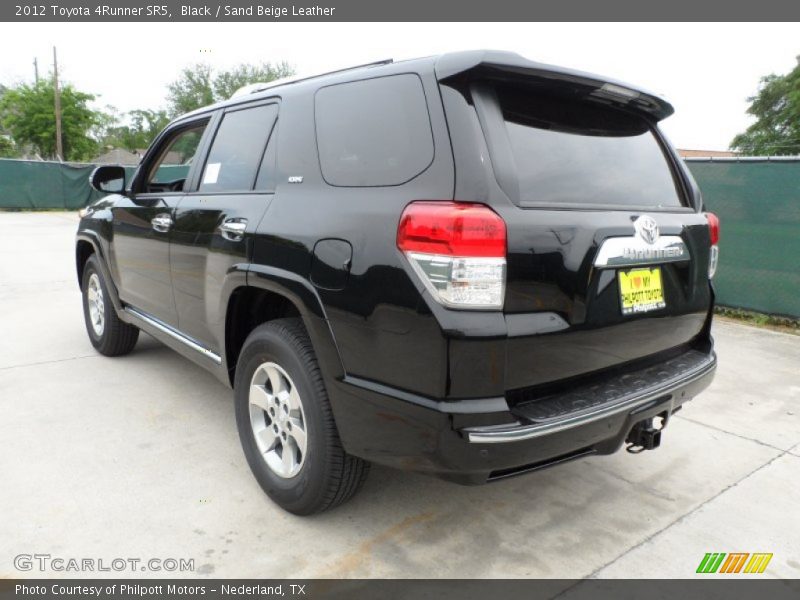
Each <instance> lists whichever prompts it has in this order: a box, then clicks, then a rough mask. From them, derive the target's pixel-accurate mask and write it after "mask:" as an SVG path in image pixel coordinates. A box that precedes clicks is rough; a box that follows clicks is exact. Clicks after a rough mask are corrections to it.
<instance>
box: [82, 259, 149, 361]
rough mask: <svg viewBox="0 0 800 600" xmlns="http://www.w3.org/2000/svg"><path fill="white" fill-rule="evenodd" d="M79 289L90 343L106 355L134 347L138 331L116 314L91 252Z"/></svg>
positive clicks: (115, 354)
mask: <svg viewBox="0 0 800 600" xmlns="http://www.w3.org/2000/svg"><path fill="white" fill-rule="evenodd" d="M81 291H82V293H83V317H84V320H85V321H86V333H88V334H89V341H91V342H92V346H94V347H95V348H96V349H97V351H98V352H100V354H104V355H106V356H120V355H122V354H128V353H129V352H130V351H131V350H133V347H134V346H135V345H136V340H138V339H139V330H138V329H137V328H136V327H134V326H133V325H128V324H127V323H124V322H123V321H121V320H120V318H119V317H118V316H117V311H116V310H114V305H113V304H112V303H111V297H110V296H109V293H108V285H107V284H106V280H105V278H104V277H103V272H102V271H101V270H100V266H99V264H98V262H97V257H96V256H95V255H94V254H93V255H92V256H90V257H89V259H88V260H87V261H86V264H85V265H84V267H83V281H82V282H81Z"/></svg>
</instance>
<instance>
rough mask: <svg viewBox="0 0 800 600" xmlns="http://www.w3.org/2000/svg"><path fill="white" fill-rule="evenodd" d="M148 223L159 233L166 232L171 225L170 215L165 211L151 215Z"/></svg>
mask: <svg viewBox="0 0 800 600" xmlns="http://www.w3.org/2000/svg"><path fill="white" fill-rule="evenodd" d="M150 224H151V225H152V226H153V229H155V230H156V231H158V232H160V233H166V232H168V231H169V230H170V228H171V227H172V224H173V223H172V217H171V216H169V214H167V213H161V214H159V215H156V216H155V217H153V218H152V220H151V221H150Z"/></svg>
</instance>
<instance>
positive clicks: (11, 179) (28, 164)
mask: <svg viewBox="0 0 800 600" xmlns="http://www.w3.org/2000/svg"><path fill="white" fill-rule="evenodd" d="M95 166H97V165H90V164H73V163H58V162H44V161H32V160H3V159H0V209H3V208H29V209H35V208H63V209H78V208H83V207H84V206H86V205H87V204H89V203H90V202H92V201H93V200H96V199H97V198H100V197H101V196H102V195H103V194H101V193H100V192H96V191H95V190H93V189H92V188H91V186H90V185H89V175H90V174H91V173H92V170H93V169H94V168H95ZM135 170H136V169H135V167H125V171H126V172H127V176H128V181H130V177H132V176H133V173H134V171H135ZM188 170H189V166H188V165H165V166H162V167H160V168H159V170H158V174H157V176H156V180H157V181H172V180H175V179H180V178H181V177H186V173H187V172H188Z"/></svg>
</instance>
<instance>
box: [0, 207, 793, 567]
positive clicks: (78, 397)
mask: <svg viewBox="0 0 800 600" xmlns="http://www.w3.org/2000/svg"><path fill="white" fill-rule="evenodd" d="M76 225H77V215H75V214H74V213H55V212H48V213H2V212H0V439H2V442H3V444H2V451H0V577H20V576H53V577H55V576H80V575H82V574H81V573H64V572H55V571H47V572H45V573H38V572H36V571H34V572H32V573H30V572H29V573H21V572H20V571H18V570H17V569H16V568H15V566H14V560H13V559H14V556H16V555H18V554H23V553H28V554H33V553H49V554H51V555H52V556H54V557H55V556H59V557H65V558H72V557H75V558H84V557H88V558H95V559H104V560H106V561H108V562H110V561H111V560H112V559H114V558H142V559H145V560H146V559H149V558H160V559H165V558H178V559H180V558H187V559H194V561H195V572H193V573H192V572H185V573H170V574H169V575H170V576H179V575H183V576H210V577H253V578H256V577H257V578H262V577H264V578H266V577H271V578H279V577H300V578H305V577H419V578H423V577H454V578H460V577H551V578H577V577H587V576H598V577H636V578H660V577H665V578H685V577H692V576H694V574H695V569H696V567H697V565H698V564H699V562H700V560H701V559H702V558H703V555H704V554H705V553H706V552H771V553H773V554H774V557H773V559H772V561H771V563H770V564H769V566H768V568H767V571H766V573H765V575H762V577H763V576H769V577H781V578H798V577H800V535H798V534H800V510H798V507H800V477H798V475H800V336H795V335H790V334H784V333H776V332H772V331H767V330H763V329H757V328H753V327H749V326H745V325H740V324H736V323H732V322H725V321H718V322H717V324H716V325H715V337H716V341H717V349H718V354H719V359H720V366H719V369H718V373H717V378H716V380H715V382H714V383H713V385H712V387H711V388H710V389H709V390H708V391H706V392H705V393H704V394H703V395H701V396H700V397H698V398H697V399H695V400H694V401H692V402H691V403H689V404H688V405H686V407H685V409H684V410H683V411H681V412H680V413H679V415H678V416H676V418H675V419H673V420H672V421H671V423H670V425H669V427H668V428H667V429H666V430H665V432H664V438H663V445H662V448H661V449H659V450H658V451H655V452H645V453H643V454H641V455H638V456H633V455H630V454H627V453H625V452H620V453H617V454H616V455H614V456H611V457H595V458H589V459H585V460H583V461H579V462H574V463H570V464H567V465H564V466H561V467H559V468H555V469H550V470H547V471H542V472H539V473H535V474H532V475H528V476H524V477H519V478H515V479H511V480H507V481H503V482H499V483H495V484H491V485H488V486H482V487H470V488H467V487H460V486H456V485H453V484H449V483H445V482H442V481H438V480H435V479H430V478H427V477H424V476H420V475H415V474H410V473H401V472H397V471H393V470H389V469H385V468H380V467H374V468H373V470H372V473H371V474H370V478H369V479H368V481H367V484H366V485H365V487H364V489H363V490H362V492H361V493H360V494H359V495H358V496H356V498H355V499H354V500H353V501H351V502H350V503H348V504H346V505H345V506H343V507H340V508H339V509H336V510H334V511H331V512H328V513H324V514H322V515H319V516H316V517H313V518H299V517H295V516H292V515H289V514H287V513H284V512H282V511H281V510H279V509H278V508H276V507H275V506H274V505H273V504H271V502H270V501H269V500H268V499H267V498H266V496H264V495H263V493H262V492H261V489H260V488H259V487H258V485H257V484H256V482H255V480H254V479H253V477H252V476H251V474H250V472H249V470H248V467H247V464H246V462H245V459H244V456H243V454H242V452H241V450H240V447H239V441H238V439H237V434H236V425H235V422H234V415H233V406H232V393H231V392H230V390H228V389H226V388H225V387H223V386H222V385H221V384H220V383H218V382H217V381H216V380H215V379H214V378H213V377H212V376H211V375H209V374H207V373H206V372H205V371H203V370H202V369H201V368H200V367H197V366H195V365H193V364H192V363H190V362H189V361H188V360H185V359H183V358H181V357H180V356H178V355H177V354H175V353H174V352H172V351H170V350H168V349H167V348H166V347H164V346H162V345H161V344H159V343H158V342H156V341H155V340H153V339H152V338H150V337H148V336H146V335H142V336H141V337H140V340H139V343H138V346H137V347H136V349H135V350H134V352H133V353H132V354H131V355H129V356H127V357H123V358H105V357H103V356H100V355H99V354H97V353H95V351H94V350H93V348H92V347H91V345H90V344H89V341H88V339H87V337H86V332H85V329H84V324H83V317H82V314H81V300H80V294H79V291H78V286H77V282H76V278H75V269H74V252H73V234H74V232H75V227H76ZM723 252H724V248H723ZM110 575H128V576H130V575H148V576H154V577H155V576H163V575H165V573H163V572H155V573H131V572H123V573H119V574H117V573H110ZM706 577H708V576H706ZM739 577H741V575H739Z"/></svg>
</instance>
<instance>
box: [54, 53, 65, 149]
mask: <svg viewBox="0 0 800 600" xmlns="http://www.w3.org/2000/svg"><path fill="white" fill-rule="evenodd" d="M53 89H54V90H55V97H56V98H55V109H56V158H58V160H60V161H61V160H64V148H63V146H62V145H61V91H60V90H59V89H58V58H57V56H56V47H55V46H53Z"/></svg>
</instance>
